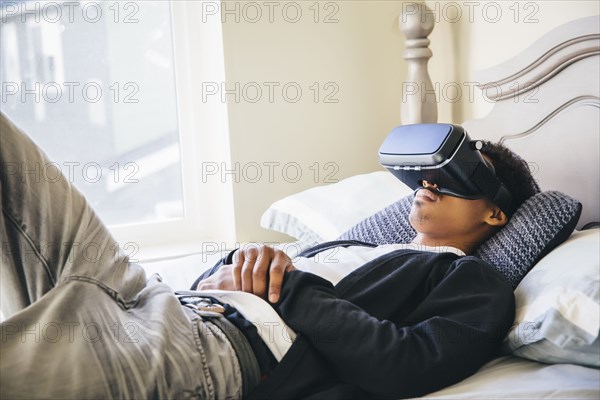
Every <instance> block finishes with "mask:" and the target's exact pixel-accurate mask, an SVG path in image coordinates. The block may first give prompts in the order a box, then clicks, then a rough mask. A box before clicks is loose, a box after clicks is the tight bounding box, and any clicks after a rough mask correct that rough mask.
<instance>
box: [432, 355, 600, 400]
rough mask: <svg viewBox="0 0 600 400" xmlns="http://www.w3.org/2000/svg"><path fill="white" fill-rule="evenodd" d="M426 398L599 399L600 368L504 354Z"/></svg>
mask: <svg viewBox="0 0 600 400" xmlns="http://www.w3.org/2000/svg"><path fill="white" fill-rule="evenodd" d="M424 398H427V399H478V400H479V399H596V400H597V399H599V398H600V370H599V369H595V368H587V367H582V366H579V365H574V364H542V363H538V362H535V361H529V360H525V359H522V358H518V357H513V356H504V357H499V358H496V359H494V360H492V361H490V362H489V363H487V364H486V365H484V366H483V367H482V368H481V369H480V370H479V371H478V372H477V373H476V374H475V375H472V376H471V377H469V378H467V379H465V380H463V381H461V382H459V383H457V384H455V385H452V386H449V387H447V388H445V389H442V390H440V391H437V392H434V393H431V394H429V395H427V396H424Z"/></svg>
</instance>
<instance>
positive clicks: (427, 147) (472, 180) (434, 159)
mask: <svg viewBox="0 0 600 400" xmlns="http://www.w3.org/2000/svg"><path fill="white" fill-rule="evenodd" d="M482 145H483V143H482V142H481V141H472V140H471V139H470V138H469V135H467V132H466V131H465V130H464V129H463V128H462V127H461V126H458V125H451V124H415V125H402V126H399V127H397V128H395V129H394V130H393V131H392V132H391V133H390V134H389V135H388V136H387V138H386V139H385V140H384V142H383V144H382V145H381V147H380V149H379V162H380V163H381V165H383V166H384V167H385V168H387V169H388V170H389V171H390V172H391V173H392V174H393V175H394V176H395V177H396V178H398V179H400V180H401V181H402V182H404V183H405V184H406V185H408V186H409V187H410V188H412V189H417V190H418V189H419V188H421V187H422V185H423V181H428V182H431V183H435V184H436V185H437V186H438V191H439V192H440V193H443V194H447V195H450V196H455V197H460V198H463V199H469V200H474V199H480V198H483V197H487V198H488V199H490V200H491V201H492V202H493V203H494V204H496V205H497V206H498V207H499V208H500V209H501V210H502V211H504V213H505V214H507V215H510V204H511V201H512V195H511V194H510V192H509V191H508V189H507V188H506V186H505V185H504V184H503V183H502V182H500V180H499V179H498V178H497V177H496V174H495V171H494V166H493V165H492V164H491V163H488V162H487V161H486V160H485V159H484V158H483V156H482V155H481V153H480V152H479V150H480V149H481V147H482Z"/></svg>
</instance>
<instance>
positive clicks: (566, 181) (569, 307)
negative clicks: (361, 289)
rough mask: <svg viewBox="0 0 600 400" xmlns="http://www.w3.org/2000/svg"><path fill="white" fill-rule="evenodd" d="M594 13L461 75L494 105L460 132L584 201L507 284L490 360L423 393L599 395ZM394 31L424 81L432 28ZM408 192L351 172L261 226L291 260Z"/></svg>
mask: <svg viewBox="0 0 600 400" xmlns="http://www.w3.org/2000/svg"><path fill="white" fill-rule="evenodd" d="M599 18H600V17H598V16H594V17H588V18H584V19H580V20H576V21H572V22H570V23H567V24H565V25H562V26H560V27H558V28H556V29H554V30H552V31H551V32H549V33H547V34H546V35H545V36H543V37H542V38H541V39H539V40H537V41H536V42H535V43H533V44H532V45H531V46H530V47H529V48H528V49H527V50H526V51H524V52H522V53H521V54H519V55H516V56H515V57H514V58H513V59H510V60H507V61H506V62H505V63H503V64H501V65H498V66H497V67H494V68H491V69H488V70H485V71H481V72H480V73H479V74H478V75H477V76H475V77H472V78H473V79H471V81H476V82H478V87H479V88H480V89H481V90H483V91H484V92H485V94H486V96H487V97H488V98H489V99H491V100H493V101H494V106H493V109H492V111H491V112H490V113H489V114H488V115H487V116H485V117H484V118H482V119H478V120H470V121H464V122H463V124H462V125H463V126H464V127H465V128H466V129H467V131H468V132H469V135H470V136H471V137H476V138H479V139H488V140H492V141H501V142H502V143H504V144H505V145H506V146H508V147H509V148H511V149H513V150H514V151H516V152H517V153H518V154H520V155H521V156H523V158H524V159H526V160H528V162H529V163H530V165H531V168H532V169H533V170H534V172H535V176H536V178H537V180H538V182H539V184H540V186H541V188H542V190H544V191H549V190H556V191H560V192H562V193H566V194H568V195H569V196H572V197H573V198H575V199H577V200H579V201H580V202H581V204H582V205H583V208H582V211H581V216H580V218H579V220H578V221H577V224H576V230H575V232H574V233H573V234H572V235H570V236H569V237H568V239H567V240H566V241H565V242H564V243H562V244H560V245H559V246H558V247H556V248H554V249H553V250H552V251H551V252H550V253H548V254H546V255H545V256H544V257H543V258H542V259H541V260H539V262H537V263H536V264H535V267H534V268H533V269H532V270H531V271H530V272H529V273H528V274H527V275H526V276H525V278H524V279H523V280H522V281H521V282H520V283H519V286H518V287H517V289H516V290H515V296H516V299H517V318H516V321H515V324H514V327H513V329H512V330H511V332H510V334H509V335H508V336H507V338H506V340H505V343H504V345H503V349H502V353H501V355H500V356H499V357H498V358H496V359H494V360H492V361H491V362H489V363H488V364H486V365H485V366H483V367H482V368H481V369H480V370H479V371H478V372H477V373H476V374H475V375H473V376H471V377H469V378H467V379H465V380H464V381H462V382H459V383H457V384H455V385H453V386H451V387H448V388H445V389H443V390H441V391H439V392H436V393H431V394H429V395H427V396H425V397H426V398H445V399H446V398H448V399H451V398H453V399H467V398H472V399H482V398H511V399H530V398H561V399H575V398H586V399H587V398H589V399H598V398H600V370H599V369H598V368H599V367H600V350H599V349H600V344H599V341H598V336H599V333H600V305H599V296H600V294H599V292H600V276H599V275H600V256H599V249H600V228H598V221H600V204H599V199H600V186H599V182H600V176H599V174H600V154H599V151H600V139H599V138H600V114H599V108H600V99H599V88H600V66H599V62H600V32H599V27H600V23H599V21H600V19H599ZM402 28H403V32H404V33H405V35H406V37H407V43H406V51H405V58H406V59H407V63H408V64H409V68H408V74H409V75H408V76H407V77H406V81H407V82H415V83H416V84H418V85H421V84H424V85H431V80H430V78H429V76H428V73H427V63H426V61H427V59H428V58H429V57H430V56H431V52H430V50H429V48H428V45H429V40H428V39H427V36H428V35H429V34H430V33H431V31H432V29H433V24H431V23H429V22H428V21H427V19H425V18H421V15H420V14H419V13H417V14H412V15H411V16H409V18H405V19H404V24H403V27H402ZM425 100H426V101H423V99H422V98H421V96H413V97H409V98H408V100H407V102H406V103H403V105H402V115H401V119H402V123H404V124H408V123H422V122H431V123H432V122H437V109H436V103H435V102H434V101H432V100H431V97H427V99H425ZM572 166H576V168H572ZM381 188H385V189H384V190H382V189H381ZM365 193H369V194H370V195H369V196H365V195H364V194H365ZM409 193H410V190H409V189H408V188H406V187H405V186H404V185H403V184H402V183H400V182H399V181H397V180H396V179H395V178H394V177H393V176H392V175H391V174H389V173H387V172H385V171H379V172H374V173H369V174H364V175H357V176H353V177H351V178H348V179H345V180H343V181H341V182H338V183H336V184H332V185H328V186H322V187H317V188H312V189H309V190H306V191H303V192H301V193H297V194H294V195H292V196H288V197H286V198H284V199H281V200H279V201H277V202H275V203H274V204H273V205H271V207H269V209H268V210H266V211H265V213H264V215H263V218H262V220H261V224H262V226H264V227H266V228H268V229H273V230H276V231H279V232H283V233H286V234H288V235H290V236H292V237H294V238H296V239H297V242H294V243H289V244H282V245H281V246H282V247H283V248H285V249H286V251H288V252H289V253H290V254H291V255H292V257H293V255H294V254H296V253H297V252H299V251H300V250H301V249H303V248H306V247H308V246H310V245H314V244H315V243H319V242H322V241H327V240H333V239H336V238H337V237H339V236H340V235H341V234H342V233H343V232H346V231H347V230H348V229H350V228H351V227H352V226H354V225H355V224H357V223H360V221H362V220H364V219H365V218H368V217H369V216H370V215H372V214H374V213H376V212H378V211H379V210H381V209H383V208H385V207H386V206H387V205H389V204H390V203H392V202H394V201H396V200H397V199H398V198H401V197H403V196H406V195H408V194H409ZM358 194H361V196H358ZM365 197H366V198H365ZM357 199H360V203H358V202H357V201H358V200H357ZM220 256H221V254H210V255H208V254H202V255H193V256H188V257H186V258H182V259H179V260H177V261H176V264H179V265H180V266H181V268H173V264H174V263H173V261H169V262H166V261H163V262H155V263H148V264H146V265H145V267H146V269H147V270H148V272H150V273H152V272H160V273H161V275H163V278H164V279H165V281H166V282H168V283H170V284H171V285H172V286H173V287H175V288H183V287H185V285H188V284H189V282H191V281H192V280H193V278H194V277H195V276H196V275H197V274H198V272H199V271H198V267H197V265H198V264H201V265H204V266H205V268H208V267H209V266H211V265H212V264H213V263H214V261H215V260H217V259H218V258H219V257H220ZM167 265H168V266H169V268H167V267H166V266H167ZM192 266H193V267H192ZM174 271H177V273H175V272H174Z"/></svg>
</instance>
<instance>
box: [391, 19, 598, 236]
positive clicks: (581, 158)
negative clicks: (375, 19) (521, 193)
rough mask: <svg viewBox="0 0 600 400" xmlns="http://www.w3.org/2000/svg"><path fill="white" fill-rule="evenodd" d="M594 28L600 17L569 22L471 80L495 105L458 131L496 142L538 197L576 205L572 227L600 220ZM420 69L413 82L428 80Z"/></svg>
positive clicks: (415, 112) (409, 110)
mask: <svg viewBox="0 0 600 400" xmlns="http://www.w3.org/2000/svg"><path fill="white" fill-rule="evenodd" d="M599 27H600V16H594V17H587V18H583V19H579V20H576V21H572V22H570V23H567V24H565V25H562V26H560V27H558V28H556V29H554V30H552V31H550V32H549V33H547V34H546V35H544V36H543V37H542V38H540V39H539V40H537V41H536V42H535V43H533V44H532V45H531V46H530V47H528V48H527V49H526V50H525V51H523V52H522V53H520V54H519V55H517V56H516V57H514V58H512V59H510V60H508V61H506V62H505V63H503V64H500V65H498V66H496V67H493V68H490V69H487V70H484V71H481V72H479V73H478V74H476V76H475V77H473V78H474V79H471V81H475V82H478V83H479V85H478V86H479V88H480V89H482V90H483V91H484V94H485V95H486V97H487V98H488V99H490V100H493V101H494V106H493V109H492V111H491V112H490V113H489V114H488V115H486V116H485V117H484V118H482V119H477V120H470V121H465V122H463V124H462V125H463V126H464V127H465V128H466V129H467V131H468V132H469V135H470V136H471V137H472V138H478V139H488V140H492V141H500V142H502V143H503V144H504V145H506V146H507V147H509V148H510V149H512V150H514V151H515V152H516V153H517V154H519V155H521V156H522V157H523V158H524V159H525V160H527V161H528V162H529V163H530V165H531V168H532V170H533V172H534V174H535V177H536V179H537V180H538V182H539V184H540V186H541V188H542V190H559V191H561V192H564V193H567V194H569V195H570V196H572V197H574V198H576V199H578V200H579V201H581V202H582V204H583V211H582V215H581V218H580V220H579V224H578V226H577V228H581V227H583V226H584V225H586V224H588V223H591V222H597V221H600V183H599V182H600V139H599V138H600V98H599V95H600V93H599V89H600V32H599ZM412 31H414V29H413V30H412ZM430 32H431V29H429V30H428V33H427V34H429V33H430ZM427 44H428V42H427ZM427 58H429V57H427ZM420 65H421V67H422V68H424V69H425V70H424V71H423V70H421V71H419V72H415V71H412V72H411V74H412V78H411V79H414V77H416V76H419V75H423V74H425V75H427V70H426V69H427V66H426V61H425V63H421V64H420ZM427 79H428V76H427ZM424 82H425V81H424ZM434 106H435V105H434ZM403 107H404V108H406V110H404V112H403V114H402V115H403V116H404V115H405V114H407V115H411V117H410V118H409V119H408V120H410V121H411V122H410V123H417V122H435V121H431V120H421V119H420V118H421V117H420V116H421V115H423V112H422V110H421V109H419V108H415V107H412V106H411V104H410V103H405V104H404V105H403ZM422 107H431V105H430V104H427V105H424V106H422ZM429 115H431V111H429ZM403 123H405V122H404V121H403Z"/></svg>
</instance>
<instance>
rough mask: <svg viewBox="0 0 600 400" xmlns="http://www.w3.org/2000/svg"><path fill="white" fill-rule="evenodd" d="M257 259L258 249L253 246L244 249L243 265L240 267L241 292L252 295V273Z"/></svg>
mask: <svg viewBox="0 0 600 400" xmlns="http://www.w3.org/2000/svg"><path fill="white" fill-rule="evenodd" d="M257 259H258V249H257V248H256V247H254V246H252V247H249V248H247V249H244V264H243V266H242V274H241V277H242V291H244V292H248V293H252V272H253V271H254V264H256V260H257Z"/></svg>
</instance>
